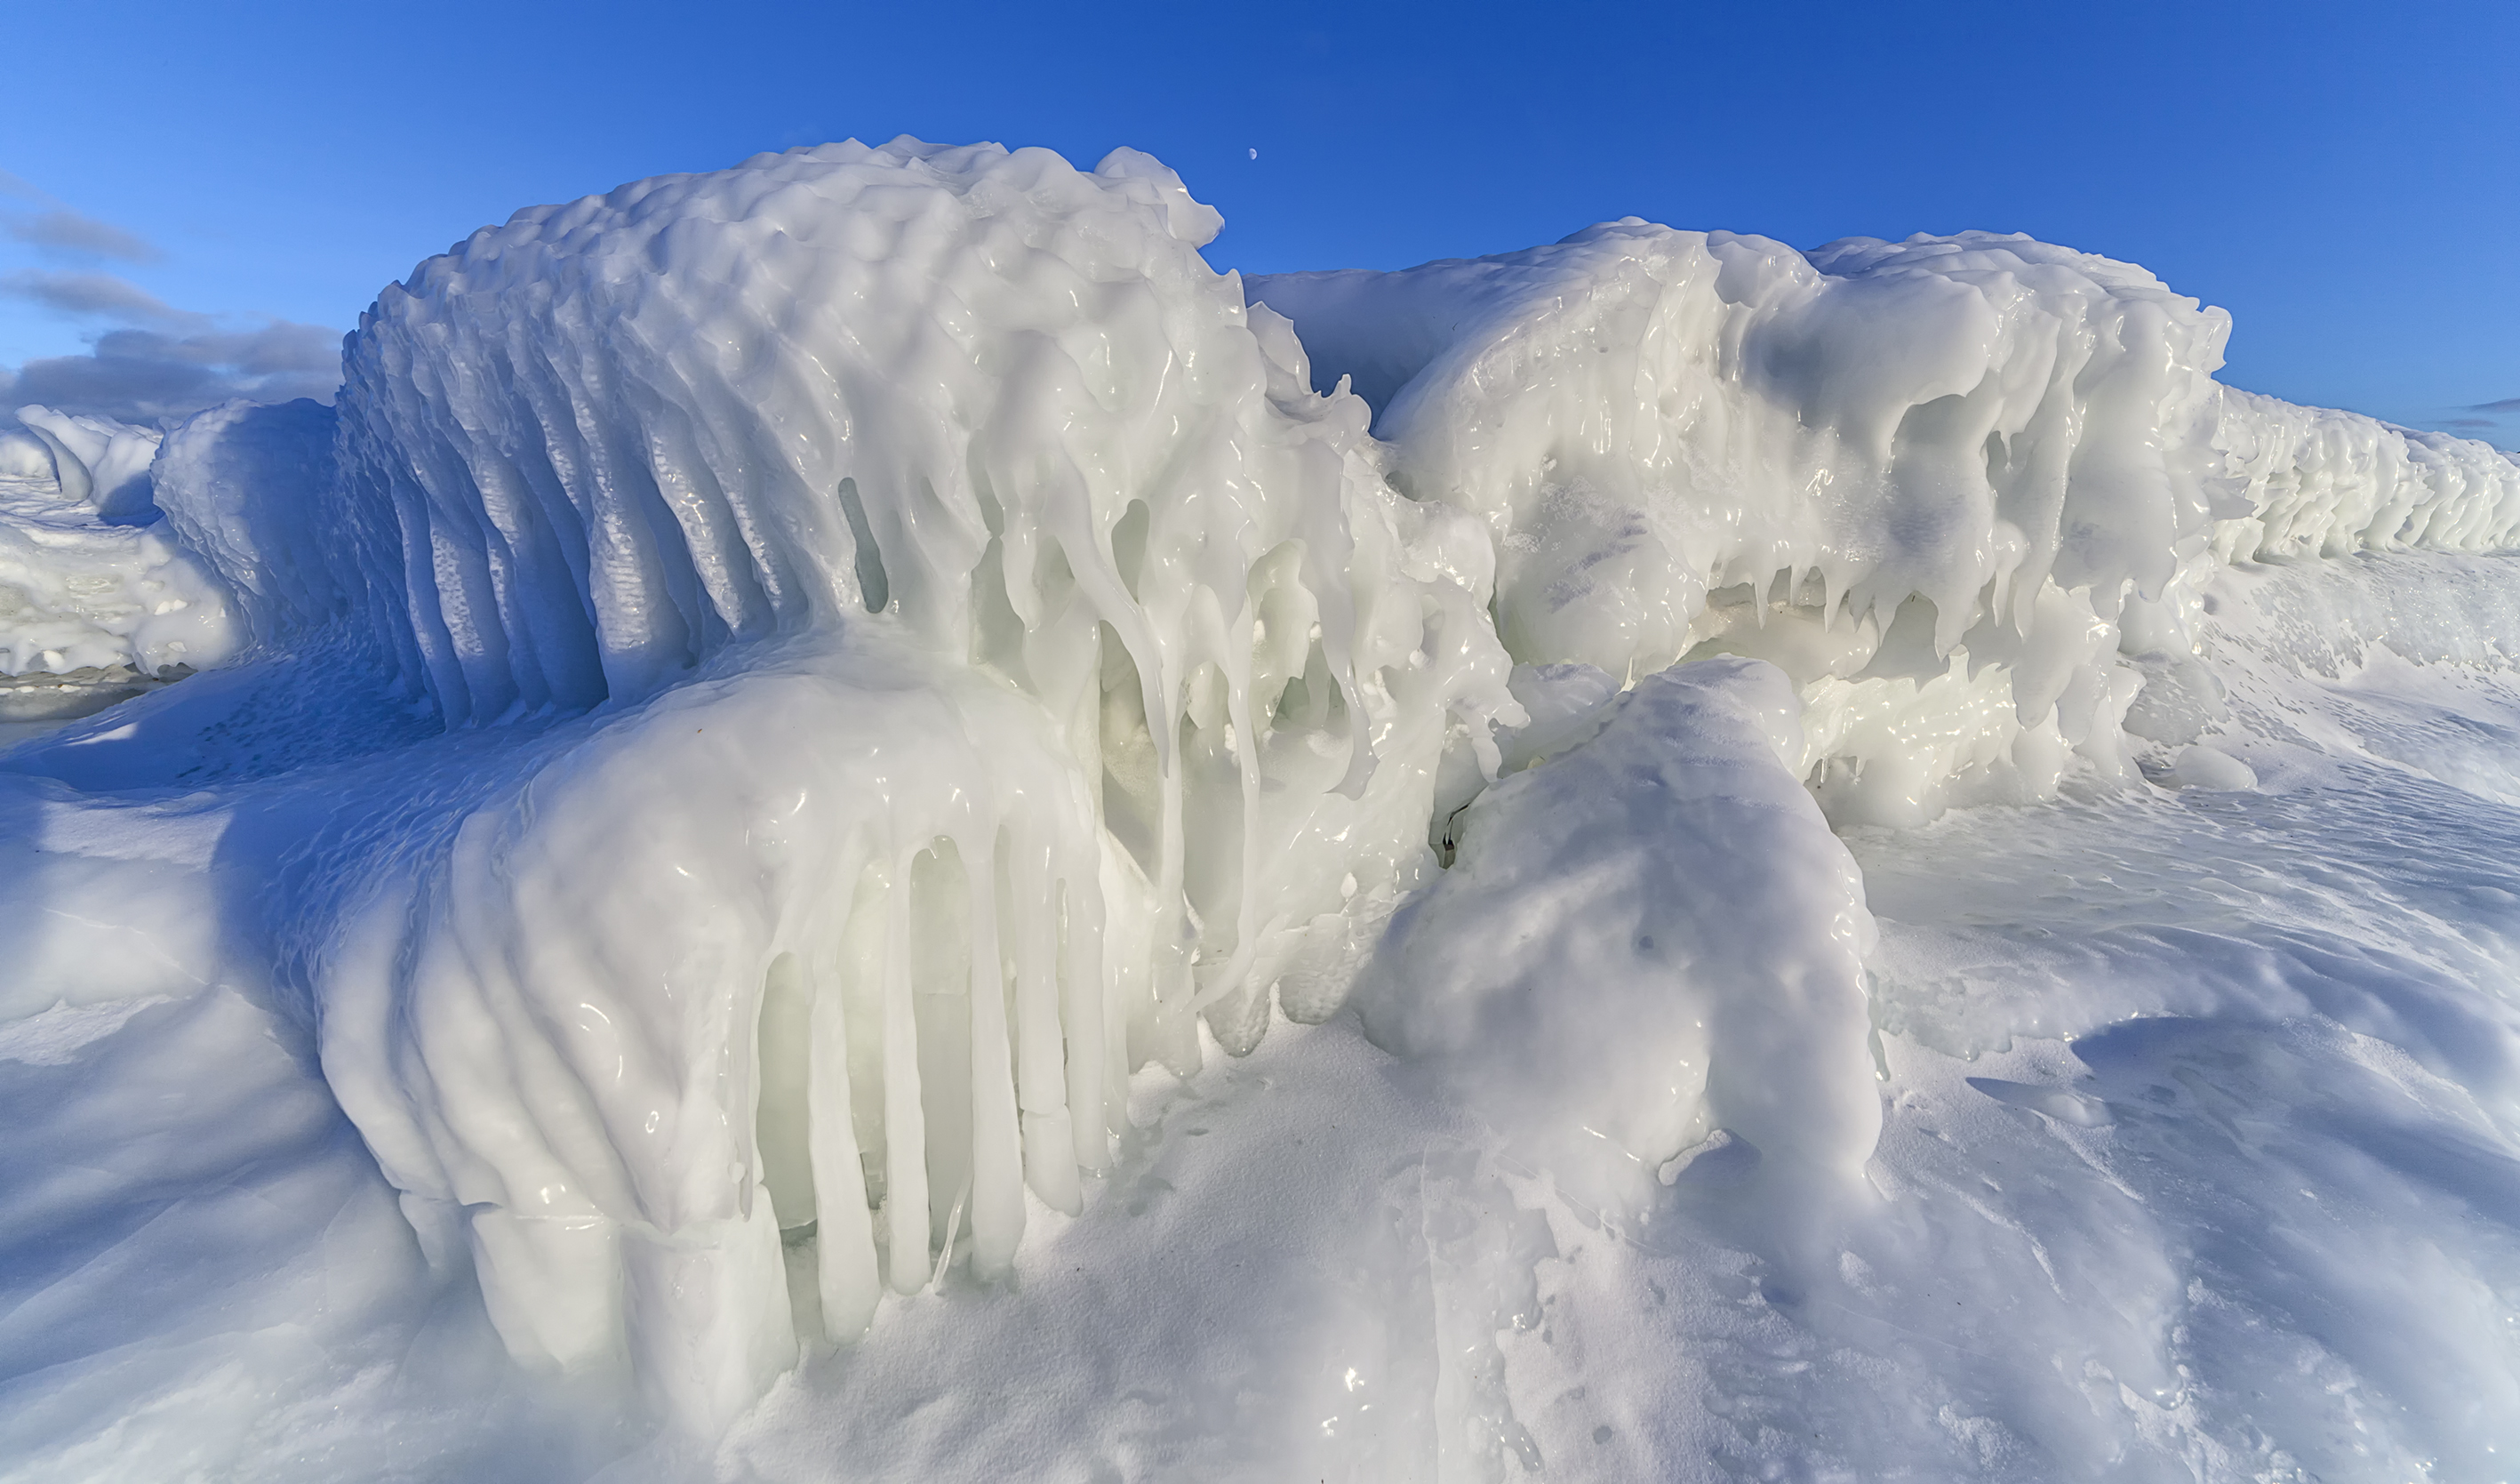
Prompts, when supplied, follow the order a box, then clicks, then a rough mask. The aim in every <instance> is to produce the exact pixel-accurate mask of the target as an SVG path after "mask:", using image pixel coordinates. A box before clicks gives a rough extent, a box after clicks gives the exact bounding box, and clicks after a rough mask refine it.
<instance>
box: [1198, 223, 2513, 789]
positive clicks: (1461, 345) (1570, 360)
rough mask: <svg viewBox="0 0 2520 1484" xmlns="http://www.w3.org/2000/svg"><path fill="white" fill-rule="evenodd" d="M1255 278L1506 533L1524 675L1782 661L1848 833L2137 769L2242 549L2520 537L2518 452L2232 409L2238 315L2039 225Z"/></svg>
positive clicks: (1514, 633)
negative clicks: (2076, 772)
mask: <svg viewBox="0 0 2520 1484" xmlns="http://www.w3.org/2000/svg"><path fill="white" fill-rule="evenodd" d="M1248 292H1249V294H1250V296H1251V298H1252V300H1253V301H1254V302H1255V303H1266V304H1268V305H1270V306H1271V307H1273V308H1275V309H1277V310H1279V311H1281V312H1283V313H1285V314H1287V315H1289V316H1291V317H1292V318H1293V320H1294V321H1295V323H1296V326H1297V329H1298V331H1299V333H1300V334H1301V335H1302V337H1303V338H1304V341H1305V345H1306V347H1307V349H1308V350H1309V351H1310V352H1311V354H1312V357H1313V362H1314V366H1315V368H1316V375H1317V376H1318V377H1323V378H1330V377H1338V376H1349V377H1352V378H1353V381H1354V384H1355V385H1356V386H1358V387H1359V388H1361V389H1363V390H1364V391H1365V392H1366V394H1367V395H1369V396H1370V397H1372V398H1373V399H1374V400H1375V402H1376V405H1377V407H1378V417H1377V420H1376V424H1375V430H1376V431H1377V433H1379V434H1380V436H1382V437H1384V438H1386V439H1388V440H1389V441H1390V442H1391V443H1392V445H1393V448H1394V465H1395V472H1396V477H1397V478H1398V479H1399V480H1400V482H1401V483H1402V485H1403V487H1405V488H1406V489H1408V490H1409V492H1410V493H1411V494H1412V495H1414V496H1416V497H1417V498H1418V499H1420V500H1424V501H1432V502H1440V503H1445V504H1449V505H1453V506H1455V507H1457V508H1460V509H1463V510H1465V511H1468V512H1470V513H1472V514H1475V515H1477V516H1479V517H1481V518H1482V519H1483V520H1484V521H1485V522H1486V523H1487V525H1488V527H1489V529H1490V531H1491V533H1492V534H1493V535H1494V537H1495V538H1496V542H1497V548H1498V571H1497V615H1498V623H1499V629H1500V633H1501V635H1502V637H1503V639H1504V641H1505V643H1506V644H1507V646H1508V649H1509V650H1510V651H1511V652H1513V654H1514V657H1515V658H1517V659H1520V660H1524V661H1529V662H1553V661H1582V662H1585V663H1590V664H1594V665H1598V666H1600V667H1601V668H1604V669H1606V670H1609V671H1611V672H1612V673H1614V674H1618V675H1622V676H1625V677H1628V678H1630V679H1633V678H1634V677H1636V676H1639V675H1643V674H1648V673H1651V672H1652V671H1654V670H1656V669H1659V668H1661V667H1662V666H1664V665H1666V664H1669V663H1671V662H1673V661H1674V660H1676V659H1680V658H1684V657H1695V656H1704V655H1709V654H1716V653H1738V654H1750V655H1756V656H1759V657H1762V658H1767V659H1770V660H1773V661H1774V662H1776V663H1777V664H1778V665H1779V666H1781V667H1782V668H1784V669H1785V670H1786V672H1787V673H1788V674H1790V675H1791V676H1792V677H1793V678H1794V680H1795V682H1796V683H1797V684H1798V685H1799V686H1800V687H1801V688H1802V691H1803V696H1804V700H1805V704H1806V708H1807V713H1806V716H1805V728H1806V732H1807V734H1808V737H1809V741H1808V743H1807V747H1806V752H1805V756H1804V757H1803V758H1802V759H1801V764H1800V766H1801V770H1802V771H1803V772H1804V773H1805V774H1806V775H1807V776H1808V777H1809V778H1810V779H1811V781H1812V783H1813V785H1814V787H1815V788H1816V789H1817V790H1818V791H1819V792H1820V794H1821V797H1822V798H1823V801H1824V802H1825V803H1826V804H1827V805H1828V807H1829V809H1830V812H1831V815H1832V817H1834V818H1837V819H1840V820H1842V821H1847V822H1856V821H1868V820H1869V821H1878V822H1883V823H1914V822H1916V821H1919V820H1922V819H1924V818H1927V817H1930V816H1931V815H1932V814H1933V813H1935V812H1937V811H1938V810H1939V809H1940V808H1942V807H1943V806H1945V805H1946V804H1950V803H1958V802H1967V801H1970V800H1973V799H1984V798H2008V799H2014V800H2021V799H2028V798H2035V797H2043V796H2046V795H2048V794H2049V793H2051V792H2052V791H2053V789H2054V787H2055V785H2056V781H2057V779H2058V777H2059V775H2060V772H2061V770H2062V769H2063V767H2064V766H2065V764H2066V761H2067V758H2068V755H2069V752H2079V753H2081V754H2082V756H2083V757H2084V758H2085V759H2086V760H2087V761H2088V763H2089V764H2090V765H2091V766H2092V767H2093V768H2094V769H2095V770H2096V771H2097V772H2099V773H2100V774H2102V775H2104V776H2116V775H2119V774H2120V773H2121V772H2122V770H2123V757H2122V748H2121V745H2120V741H2119V722H2120V719H2121V717H2122V716H2123V715H2124V713H2125V711H2126V709H2127V706H2128V704H2129V703H2130V702H2131V701H2132V699H2133V698H2134V697H2135V694H2136V690H2137V687H2138V684H2139V678H2138V675H2137V674H2135V673H2133V672H2131V671H2129V670H2127V669H2126V668H2123V667H2121V666H2120V665H2119V664H2118V662H2117V658H2118V652H2119V650H2120V648H2121V646H2122V645H2123V646H2125V647H2127V648H2129V649H2131V650H2164V649H2168V648H2171V647H2176V646H2192V643H2193V635H2192V633H2191V632H2190V629H2191V623H2190V616H2189V608H2190V607H2192V604H2193V599H2194V591H2195V587H2196V584H2197V582H2199V581H2200V580H2201V579H2202V577H2203V575H2204V574H2205V572H2206V571H2207V570H2209V569H2210V567H2211V565H2212V564H2213V562H2215V561H2217V560H2223V561H2228V560H2231V559H2234V558H2244V557H2251V556H2258V555H2282V554H2290V553H2296V552H2299V553H2319V554H2325V555H2330V556H2333V555H2339V554H2342V553H2345V552H2349V551H2355V550H2363V549H2384V550H2385V549H2396V548H2399V547H2406V546H2415V547H2422V548H2425V549H2430V550H2443V551H2465V552H2472V551H2487V550H2499V549H2502V548H2505V547H2507V546H2509V545H2511V544H2512V542H2513V540H2514V538H2515V536H2520V466H2515V465H2514V464H2513V462H2512V461H2511V460H2510V459H2509V458H2507V457H2505V456H2503V455H2500V454H2498V453H2496V452H2495V451H2493V450H2492V449H2490V448H2488V447H2487V446H2486V445H2484V444H2482V443H2476V442H2471V441H2466V440H2460V439H2453V438H2447V437H2443V436H2441V435H2438V434H2428V433H2408V432H2406V431H2403V430H2401V429H2397V428H2392V427H2385V426H2384V425H2381V424H2378V423H2375V422H2372V421H2371V420H2369V419H2367V418H2359V417H2355V416H2352V415H2350V414H2344V413H2328V412H2318V411H2314V410H2311V409H2304V408H2295V407H2291V406H2288V405H2286V404H2283V403H2279V402H2275V401H2273V400H2272V399H2269V398H2264V397H2255V396H2251V395H2249V394H2247V393H2243V392H2233V391H2229V390H2228V389H2226V388H2225V387H2223V386H2221V385H2220V384H2219V383H2217V382H2214V381H2213V380H2212V377H2213V373H2214V371H2215V370H2216V369H2217V368H2219V367H2220V366H2221V364H2222V358H2223V346H2224V343H2225V341H2226V339H2227V337H2228V332H2229V320H2228V316H2226V315H2225V314H2224V313H2223V312H2222V311H2221V310H2218V309H2209V308H2203V307H2200V306H2199V305H2198V304H2197V302H2196V301H2195V300H2193V299H2190V298H2186V297H2183V296H2182V295H2180V294H2177V293H2175V292H2171V291H2170V290H2169V289H2168V288H2166V287H2165V286H2164V285H2163V284H2162V283H2161V282H2160V281H2159V280H2158V279H2156V278H2155V277H2153V276H2152V275H2151V274H2149V273H2147V272H2145V271H2144V270H2142V269H2140V268H2137V267H2134V266H2132V265H2129V264H2125V263H2119V262H2114V261H2111V260H2109V259H2107V258H2103V257H2098V256H2095V255H2093V254H2090V253H2084V252H2076V251H2073V250H2072V249H2069V248H2063V247H2050V246H2048V245H2046V244H2042V243H2035V242H2032V241H2030V240H2029V239H2027V238H2021V237H1998V236H1993V235H1990V234H1986V233H1966V234H1962V235H1961V236H1959V237H1956V238H1929V237H1924V236H1918V237H1915V238H1911V239H1909V240H1908V241H1907V242H1904V243H1883V242H1876V241H1872V240H1869V239H1851V240H1848V241H1846V242H1842V243H1836V244H1832V245H1830V246H1829V247H1823V248H1820V249H1818V250H1816V251H1814V252H1812V253H1810V254H1808V255H1806V254H1804V253H1801V252H1797V251H1795V250H1793V249H1791V248H1789V247H1784V246H1783V245H1781V244H1779V243H1776V242H1772V241H1770V240H1768V239H1765V238H1758V237H1745V236H1739V235H1736V234H1733V233H1726V232H1715V233H1697V232H1676V231H1673V230H1671V229H1669V228H1665V227H1658V226H1653V225H1649V224H1647V223H1644V222H1643V221H1639V220H1637V219H1635V218H1629V219H1627V220H1625V221H1621V222H1615V223H1609V224H1606V225H1602V226H1598V227H1593V228H1589V229H1587V230H1586V231H1583V232H1580V233H1577V234H1576V235H1574V236H1573V237H1570V238H1568V239H1566V240H1565V241H1564V242H1561V243H1558V244H1556V245H1554V246H1553V247H1538V248H1533V249H1530V250H1528V251H1524V252H1516V253H1509V254H1506V255H1503V256H1499V257H1492V258H1481V259H1476V260H1471V261H1447V262H1439V263H1429V264H1427V265H1425V266H1423V267H1420V268H1415V269H1410V270H1407V271H1405V272H1399V273H1366V272H1340V273H1323V274H1289V275H1280V276H1273V277H1265V278H1255V279H1253V280H1251V282H1250V284H1249V285H1248Z"/></svg>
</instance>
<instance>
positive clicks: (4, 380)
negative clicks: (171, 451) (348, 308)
mask: <svg viewBox="0 0 2520 1484" xmlns="http://www.w3.org/2000/svg"><path fill="white" fill-rule="evenodd" d="M196 318H199V317H198V316H196ZM340 383H341V337H340V336H339V335H338V334H337V333H336V332H334V331H331V330H327V329H325V328H324V327H323V326H321V325H300V324H295V323H293V322H291V321H288V320H275V321H272V322H271V323H269V324H266V325H264V326H262V327H261V328H260V329H257V330H248V331H233V332H231V331H203V332H201V333H198V334H192V335H170V334H166V333H163V332H159V331H155V330H112V331H108V332H106V333H105V334H104V335H101V336H99V337H97V340H96V348H95V350H94V351H92V352H91V353H89V354H87V355H65V356H52V357H48V358H45V359H40V360H33V361H28V362H27V363H26V364H24V365H23V366H21V367H19V368H18V370H17V371H16V373H15V374H12V373H10V372H8V371H5V370H0V405H5V406H18V405H20V404H22V403H27V402H40V403H42V404H44V405H45V406H47V407H58V408H60V409H62V410H63V411H65V412H77V413H89V414H96V415H101V416H104V417H109V418H114V419H117V420H119V421H121V422H125V423H140V424H159V425H163V424H168V423H172V422H176V421H179V420H181V419H183V418H186V417H189V416H191V415H192V414H193V413H196V412H199V411H201V410H202V409H203V408H204V407H214V406H216V405H218V404H219V403H221V402H225V401H228V400H231V399H232V398H236V397H248V398H251V399H252V400H254V401H257V402H285V401H288V400H289V399H291V398H293V397H313V398H315V399H316V400H318V401H330V400H332V396H333V393H334V392H335V391H336V390H337V389H338V388H339V386H340Z"/></svg>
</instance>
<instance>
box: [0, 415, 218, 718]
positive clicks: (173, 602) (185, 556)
mask: <svg viewBox="0 0 2520 1484" xmlns="http://www.w3.org/2000/svg"><path fill="white" fill-rule="evenodd" d="M18 417H19V419H20V421H22V422H23V423H24V424H25V425H26V427H28V428H29V429H31V430H33V431H34V432H36V433H39V434H41V436H42V441H43V445H44V451H45V454H46V457H45V459H44V460H43V461H42V464H41V466H40V467H38V466H37V462H36V461H35V460H32V459H28V458H25V457H23V455H24V454H25V453H26V452H27V450H26V448H25V446H24V444H23V443H13V444H12V445H11V447H12V451H13V454H14V455H15V457H13V459H12V461H11V464H10V469H11V470H12V471H13V472H5V473H0V677H11V678H13V679H17V680H20V681H21V682H22V683H19V684H12V685H9V686H6V687H0V690H5V692H6V693H7V694H6V696H5V697H0V717H5V718H6V719H10V720H18V719H32V718H33V717H34V716H35V715H36V713H38V712H44V713H48V714H68V715H75V714H78V712H79V711H80V710H81V709H87V710H93V709H95V707H96V706H98V705H103V704H107V703H109V702H110V701H112V700H114V699H119V698H120V697H123V696H126V695H129V694H131V693H132V690H133V689H134V687H136V686H139V685H144V684H145V683H146V682H147V681H148V680H149V679H152V678H158V677H162V676H164V675H166V674H168V673H169V672H173V673H178V674H180V673H184V672H186V671H188V670H193V669H202V668H205V667H207V666H210V665H214V664H218V663H221V662H223V661H224V660H226V659H227V658H228V657H230V656H231V655H232V654H233V653H234V652H236V650H237V649H238V647H239V646H240V644H241V642H242V638H243V636H242V634H241V632H240V631H239V626H238V625H237V623H236V622H235V615H234V613H233V612H232V610H231V607H230V605H229V602H228V594H227V592H226V589H225V586H224V584H222V583H221V582H220V581H219V580H218V578H217V576H216V575H215V573H214V572H213V571H212V570H211V569H210V568H209V567H208V566H207V565H206V564H205V563H203V562H200V561H199V560H197V559H196V558H195V557H194V556H193V555H192V554H191V553H189V552H187V551H186V550H185V549H184V548H183V546H182V544H181V542H180V541H179V540H178V539H177V538H176V536H175V535H174V533H173V532H171V531H170V530H169V529H168V528H167V527H166V526H165V525H164V524H163V523H162V522H160V521H159V520H158V512H157V509H156V507H155V506H153V505H152V504H151V503H150V497H151V484H150V479H149V469H150V465H151V462H152V461H153V460H154V459H155V458H156V457H157V454H158V442H159V435H158V433H157V432H155V431H154V430H151V429H147V428H138V427H126V426H124V425H121V424H118V423H108V422H106V421H104V420H103V419H98V418H72V417H68V416H66V415H64V414H61V413H57V412H54V411H52V410H51V409H49V408H44V407H22V408H20V409H18ZM100 697H101V698H100Z"/></svg>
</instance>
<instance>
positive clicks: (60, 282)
mask: <svg viewBox="0 0 2520 1484" xmlns="http://www.w3.org/2000/svg"><path fill="white" fill-rule="evenodd" d="M0 294H7V295H8V296H9V297H11V298H22V299H28V300H31V301H33V302H35V303H38V304H41V305H43V306H44V307H45V308H47V309H52V310H57V311H59V312H60V313H63V314H75V315H82V316H96V317H101V318H109V319H119V320H145V321H149V322H151V323H154V324H159V325H166V326H170V327H191V326H206V325H207V324H208V323H209V321H208V317H207V316H204V315H199V314H194V313H192V312H190V311H188V310H183V309H177V308H175V307H173V306H172V305H170V304H168V303H166V302H165V301H164V300H162V299H160V298H158V296H157V295H156V294H154V293H151V292H149V291H148V290H146V289H143V288H141V287H140V286H139V285H138V284H135V283H132V282H131V281H129V280H128V279H119V278H115V277H114V276H113V275H112V274H111V273H47V272H45V271H44V270H42V269H40V268H27V269H22V270H21V271H19V272H16V273H11V274H7V275H0Z"/></svg>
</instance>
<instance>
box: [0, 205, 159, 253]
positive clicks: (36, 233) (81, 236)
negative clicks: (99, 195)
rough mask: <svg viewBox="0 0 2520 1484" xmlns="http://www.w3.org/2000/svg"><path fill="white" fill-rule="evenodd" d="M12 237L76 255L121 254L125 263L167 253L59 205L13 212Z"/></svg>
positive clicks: (114, 227)
mask: <svg viewBox="0 0 2520 1484" xmlns="http://www.w3.org/2000/svg"><path fill="white" fill-rule="evenodd" d="M6 230H7V231H8V234H9V235H10V236H11V237H14V238H16V239H17V240H18V241H20V242H22V243H24V244H26V245H27V246H28V247H42V248H45V249H46V250H48V251H53V252H61V253H67V254H69V255H71V256H74V257H111V258H119V259H121V260H122V261H124V262H126V263H154V262H158V260H160V259H162V258H163V257H164V256H165V255H166V254H164V253H163V252H160V251H158V248H157V247H156V245H154V244H152V243H147V242H144V241H142V240H141V239H140V238H138V237H136V236H134V235H132V234H131V233H129V232H125V231H124V230H122V229H121V228H120V227H117V226H115V225H114V224H113V223H112V222H109V221H99V220H97V219H96V218H95V217H93V216H83V215H81V214H80V213H78V212H76V211H71V210H68V209H66V208H56V209H54V210H50V211H40V212H37V213H36V214H35V215H32V216H13V217H11V218H9V221H8V226H7V228H6Z"/></svg>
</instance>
